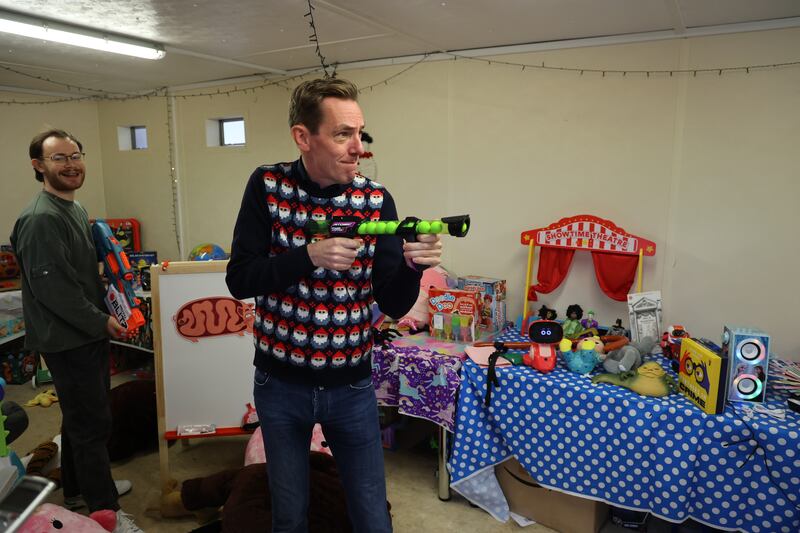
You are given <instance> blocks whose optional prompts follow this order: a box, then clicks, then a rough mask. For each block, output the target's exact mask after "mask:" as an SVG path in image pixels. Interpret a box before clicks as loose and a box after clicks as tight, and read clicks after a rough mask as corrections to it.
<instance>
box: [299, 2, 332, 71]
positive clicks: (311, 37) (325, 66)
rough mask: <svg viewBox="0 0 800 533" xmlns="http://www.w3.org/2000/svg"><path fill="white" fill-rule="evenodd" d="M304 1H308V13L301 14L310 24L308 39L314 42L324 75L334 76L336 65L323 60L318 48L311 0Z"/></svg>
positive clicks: (323, 57)
mask: <svg viewBox="0 0 800 533" xmlns="http://www.w3.org/2000/svg"><path fill="white" fill-rule="evenodd" d="M306 1H307V2H308V13H306V14H305V15H303V18H308V25H309V26H311V35H309V36H308V41H309V42H312V43H314V46H315V52H316V54H317V57H318V58H319V64H320V65H321V66H322V70H324V71H325V77H326V78H335V77H336V66H333V67H331V66H330V65H328V64H327V63H326V62H325V56H324V55H322V50H320V48H319V36H318V35H317V26H316V24H315V23H314V6H313V5H312V4H311V0H306ZM328 69H331V72H328Z"/></svg>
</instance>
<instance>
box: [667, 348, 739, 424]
mask: <svg viewBox="0 0 800 533" xmlns="http://www.w3.org/2000/svg"><path fill="white" fill-rule="evenodd" d="M680 353H681V356H680V366H679V367H678V389H679V390H680V391H681V393H683V395H684V396H686V397H687V398H689V400H691V401H692V402H693V403H694V404H695V405H696V406H697V407H699V408H700V409H702V410H703V411H704V412H705V413H707V414H710V415H718V414H720V413H721V412H723V411H724V410H725V399H726V389H727V386H728V358H727V356H726V355H725V354H724V353H723V352H722V350H721V348H720V347H719V346H717V345H716V344H714V343H713V342H711V341H709V340H706V339H692V338H684V339H683V340H681V349H680Z"/></svg>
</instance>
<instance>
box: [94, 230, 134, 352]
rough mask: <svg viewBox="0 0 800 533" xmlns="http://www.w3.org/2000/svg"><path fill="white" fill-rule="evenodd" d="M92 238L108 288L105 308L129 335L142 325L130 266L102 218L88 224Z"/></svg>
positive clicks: (120, 246)
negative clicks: (90, 227)
mask: <svg viewBox="0 0 800 533" xmlns="http://www.w3.org/2000/svg"><path fill="white" fill-rule="evenodd" d="M92 238H93V239H94V245H95V248H96V249H97V256H98V257H99V258H102V260H103V267H104V272H105V275H106V278H108V291H107V292H106V297H105V300H106V307H108V310H109V311H110V312H111V314H112V315H114V317H115V318H116V319H117V321H118V322H119V323H120V325H122V326H123V327H124V328H127V330H128V335H129V336H133V335H134V334H135V333H136V331H137V330H138V329H139V328H140V327H142V326H144V325H145V320H144V315H142V311H141V310H140V309H139V305H140V304H141V301H140V300H139V298H137V297H136V295H135V294H134V292H133V278H134V275H133V269H131V264H130V262H129V261H128V256H127V255H126V254H125V251H124V250H123V249H122V245H120V243H119V242H118V241H117V239H116V238H115V237H114V235H113V234H112V233H111V228H110V227H109V226H108V224H106V222H105V220H102V219H98V220H95V222H94V225H93V226H92Z"/></svg>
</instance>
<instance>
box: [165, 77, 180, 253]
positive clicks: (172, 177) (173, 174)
mask: <svg viewBox="0 0 800 533" xmlns="http://www.w3.org/2000/svg"><path fill="white" fill-rule="evenodd" d="M164 96H165V101H166V103H167V142H169V150H168V151H167V154H168V158H169V181H170V189H171V191H172V213H171V215H172V229H173V231H174V232H175V243H176V244H177V245H178V253H179V254H180V253H181V251H182V250H181V232H180V228H179V227H178V178H177V171H176V169H175V144H176V137H175V129H174V128H173V127H172V119H173V117H174V112H175V111H174V109H173V107H174V103H173V98H171V96H172V95H170V94H169V93H168V92H167V91H166V90H165V91H164Z"/></svg>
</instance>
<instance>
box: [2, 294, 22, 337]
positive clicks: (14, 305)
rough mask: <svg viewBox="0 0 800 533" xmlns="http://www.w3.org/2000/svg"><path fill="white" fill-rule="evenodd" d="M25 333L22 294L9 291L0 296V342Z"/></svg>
mask: <svg viewBox="0 0 800 533" xmlns="http://www.w3.org/2000/svg"><path fill="white" fill-rule="evenodd" d="M23 331H25V320H24V318H23V317H22V292H21V291H9V292H4V293H2V294H0V340H2V339H3V337H9V336H11V335H15V334H17V333H21V332H23Z"/></svg>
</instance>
